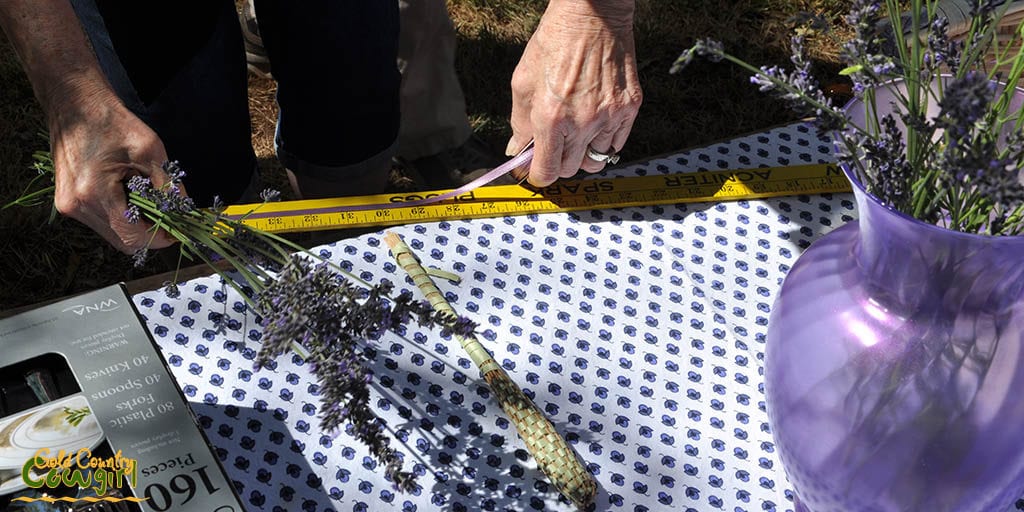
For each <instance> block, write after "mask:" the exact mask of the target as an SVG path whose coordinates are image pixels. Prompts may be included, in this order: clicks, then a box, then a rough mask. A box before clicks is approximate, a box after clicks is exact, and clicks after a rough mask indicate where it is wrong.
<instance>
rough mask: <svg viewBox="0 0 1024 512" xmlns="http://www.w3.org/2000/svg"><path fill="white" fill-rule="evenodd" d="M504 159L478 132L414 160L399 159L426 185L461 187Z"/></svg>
mask: <svg viewBox="0 0 1024 512" xmlns="http://www.w3.org/2000/svg"><path fill="white" fill-rule="evenodd" d="M504 161H505V158H504V157H502V156H501V155H500V154H499V153H498V152H497V151H495V150H494V149H493V148H492V147H491V146H490V145H489V144H487V142H485V141H484V140H483V139H482V138H480V137H479V136H477V135H476V134H474V135H471V136H470V137H469V139H468V140H467V141H466V142H464V143H463V144H462V145H461V146H458V147H455V148H452V149H446V150H444V151H441V152H440V153H436V154H433V155H429V156H425V157H421V158H417V159H415V160H411V161H407V160H404V159H401V158H400V159H399V163H400V164H401V165H402V166H403V167H405V168H406V169H411V170H412V171H414V172H415V173H416V174H418V175H419V176H421V177H422V178H423V181H424V183H425V184H426V185H427V186H429V187H433V188H457V187H461V186H462V185H465V184H467V183H469V182H471V181H473V180H474V179H476V178H478V177H480V176H482V175H483V174H484V173H486V172H487V171H490V170H491V169H493V168H495V167H497V166H499V165H501V164H502V163H503V162H504ZM513 181H514V180H513ZM494 184H499V183H496V182H495V183H494Z"/></svg>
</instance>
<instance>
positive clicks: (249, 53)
mask: <svg viewBox="0 0 1024 512" xmlns="http://www.w3.org/2000/svg"><path fill="white" fill-rule="evenodd" d="M238 18H239V21H240V22H241V24H242V41H243V42H244V43H245V63H246V65H247V66H248V67H249V72H250V73H252V74H254V75H256V76H259V77H262V78H268V79H273V78H274V77H273V76H272V75H271V74H270V58H268V57H267V50H266V48H264V47H263V38H262V37H260V27H259V25H258V24H257V23H256V6H254V5H253V3H252V0H246V1H245V3H243V4H242V12H240V13H239V14H238Z"/></svg>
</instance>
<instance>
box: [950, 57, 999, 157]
mask: <svg viewBox="0 0 1024 512" xmlns="http://www.w3.org/2000/svg"><path fill="white" fill-rule="evenodd" d="M995 92H996V89H995V83H994V82H992V81H990V80H989V79H988V76H987V75H985V73H982V72H980V71H969V72H967V74H965V75H964V77H963V78H958V79H955V80H953V81H951V82H950V83H949V84H948V85H946V89H945V92H944V94H943V96H942V99H941V100H939V108H940V109H941V110H940V112H939V116H938V117H937V118H936V120H935V122H936V124H937V125H938V126H939V127H940V128H945V129H946V131H947V133H949V134H950V135H951V137H950V139H951V142H952V143H954V144H958V143H962V142H969V141H965V140H964V138H965V137H966V136H967V135H968V133H970V132H971V131H972V130H973V129H974V127H975V123H977V122H978V121H980V120H981V119H982V118H983V117H985V115H986V114H987V113H988V112H989V108H988V107H989V105H990V104H991V103H992V100H993V99H994V98H995Z"/></svg>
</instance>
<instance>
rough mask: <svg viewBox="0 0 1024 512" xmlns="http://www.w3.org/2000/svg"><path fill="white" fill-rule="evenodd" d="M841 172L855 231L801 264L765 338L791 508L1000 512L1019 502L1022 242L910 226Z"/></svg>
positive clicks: (1023, 484)
mask: <svg viewBox="0 0 1024 512" xmlns="http://www.w3.org/2000/svg"><path fill="white" fill-rule="evenodd" d="M846 173H847V177H848V178H850V181H851V182H852V183H853V189H854V195H855V197H856V201H857V207H858V211H859V219H858V220H857V221H853V222H850V223H848V224H846V225H844V226H842V227H841V228H839V229H836V230H835V231H833V232H831V233H829V234H828V235H826V236H824V237H822V238H821V239H819V240H818V241H816V242H815V243H813V244H812V245H811V247H810V248H809V249H808V250H807V251H806V252H805V253H804V254H803V255H802V256H801V257H800V258H799V260H798V261H797V263H796V264H795V265H794V266H793V268H792V269H791V270H790V272H789V274H788V276H787V277H786V279H785V282H784V284H783V286H782V289H781V291H780V293H779V295H778V297H777V298H776V301H775V306H774V308H773V311H772V313H771V318H770V322H769V326H768V337H767V347H766V352H765V393H766V399H767V407H768V416H769V420H770V422H771V426H772V430H773V435H774V438H775V442H776V445H777V449H778V453H779V456H780V459H781V461H782V464H783V466H784V468H785V469H786V472H787V476H788V477H789V480H790V482H791V483H792V484H793V487H794V490H795V491H796V494H797V510H798V512H859V511H871V512H875V511H877V512H889V511H893V512H895V511H900V512H907V511H913V512H916V511H928V512H943V511H949V512H973V511H977V512H993V511H996V512H1001V511H1004V510H1006V509H1007V508H1008V507H1010V506H1012V504H1013V503H1014V501H1015V500H1016V499H1017V498H1018V497H1020V496H1021V495H1022V493H1024V346H1022V342H1024V237H987V236H981V235H969V234H964V233H958V232H953V231H949V230H946V229H943V228H941V227H938V226H934V225H930V224H926V223H923V222H920V221H918V220H916V219H913V218H911V217H909V216H907V215H904V214H901V213H899V212H896V211H894V210H892V209H890V208H888V207H886V206H884V205H882V204H881V203H880V202H879V201H878V200H877V199H876V198H875V197H873V196H872V195H870V194H869V193H867V192H866V191H865V190H864V188H863V186H862V185H861V184H860V183H859V182H858V181H857V179H856V178H855V177H854V176H853V175H852V174H851V173H850V172H849V171H848V170H847V172H846ZM1018 393H1020V394H1018Z"/></svg>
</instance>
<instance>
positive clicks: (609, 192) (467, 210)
mask: <svg viewBox="0 0 1024 512" xmlns="http://www.w3.org/2000/svg"><path fill="white" fill-rule="evenodd" d="M849 191H850V183H849V181H847V179H846V177H845V176H844V175H843V173H842V171H840V170H839V168H838V167H836V166H835V165H833V164H814V165H798V166H789V167H766V168H759V169H735V170H727V171H708V172H692V173H679V174H657V175H650V176H629V177H618V178H588V179H582V180H563V181H559V182H557V183H555V184H554V185H551V186H549V187H544V188H539V189H537V188H533V187H528V186H526V185H523V186H520V185H499V186H488V187H480V188H477V189H476V190H473V191H471V192H467V193H465V194H462V195H460V196H457V197H456V198H455V199H449V200H446V201H442V202H439V203H434V204H429V205H420V206H403V203H408V202H411V201H418V200H421V199H425V198H429V197H432V196H438V195H441V194H442V193H444V192H446V191H444V190H442V191H433V192H419V193H403V194H380V195H372V196H360V197H342V198H334V199H315V200H304V201H283V202H278V203H267V204H248V205H236V206H231V207H229V208H228V209H227V210H226V211H225V212H224V213H225V214H226V215H228V216H232V217H244V219H243V221H244V222H245V223H246V224H248V225H251V226H253V227H256V228H258V229H262V230H264V231H270V232H277V233H283V232H292V231H316V230H326V229H337V228H359V227H374V226H391V225H397V224H409V223H415V222H433V221H440V220H457V219H474V218H483V217H500V216H505V215H523V214H528V213H551V212H566V211H573V210H595V209H603V208H623V207H627V206H650V205H657V204H674V203H697V202H718V201H738V200H742V199H757V198H764V197H778V196H787V195H797V194H823V193H834V192H849ZM372 205H387V206H386V207H384V206H381V207H373V208H370V209H363V210H358V211H338V210H339V209H343V208H351V207H363V208H365V207H367V206H372Z"/></svg>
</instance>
